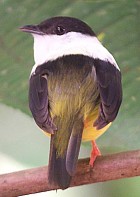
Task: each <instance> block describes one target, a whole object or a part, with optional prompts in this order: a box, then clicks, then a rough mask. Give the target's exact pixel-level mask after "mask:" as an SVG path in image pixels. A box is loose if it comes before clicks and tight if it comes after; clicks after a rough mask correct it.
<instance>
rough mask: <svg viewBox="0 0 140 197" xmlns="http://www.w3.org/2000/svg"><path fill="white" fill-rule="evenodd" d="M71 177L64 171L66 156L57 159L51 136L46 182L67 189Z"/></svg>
mask: <svg viewBox="0 0 140 197" xmlns="http://www.w3.org/2000/svg"><path fill="white" fill-rule="evenodd" d="M71 178H72V177H71V176H70V175H69V174H68V172H67V170H66V155H64V156H63V158H62V157H57V155H56V148H55V147H54V143H53V136H52V137H51V152H50V160H49V167H48V181H49V184H50V185H51V184H55V185H58V186H59V187H60V188H61V189H66V188H68V187H69V185H70V182H71Z"/></svg>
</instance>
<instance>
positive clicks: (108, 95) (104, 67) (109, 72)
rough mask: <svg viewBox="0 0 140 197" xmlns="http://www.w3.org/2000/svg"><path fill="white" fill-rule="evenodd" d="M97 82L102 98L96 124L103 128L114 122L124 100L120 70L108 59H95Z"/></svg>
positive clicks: (97, 126) (98, 127)
mask: <svg viewBox="0 0 140 197" xmlns="http://www.w3.org/2000/svg"><path fill="white" fill-rule="evenodd" d="M94 66H95V70H96V75H97V83H98V88H99V93H100V98H101V103H100V111H99V116H98V119H97V120H96V121H95V123H94V126H96V128H97V129H101V128H103V127H104V126H106V125H107V124H108V123H110V122H112V121H113V120H114V119H115V118H116V116H117V113H118V111H119V108H120V105H121V102H122V85H121V73H120V71H119V70H118V69H117V68H116V67H115V66H114V65H112V64H111V63H110V62H108V61H102V60H99V59H95V60H94Z"/></svg>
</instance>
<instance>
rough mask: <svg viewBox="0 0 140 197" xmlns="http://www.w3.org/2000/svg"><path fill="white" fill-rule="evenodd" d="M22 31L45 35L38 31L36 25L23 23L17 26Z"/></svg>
mask: <svg viewBox="0 0 140 197" xmlns="http://www.w3.org/2000/svg"><path fill="white" fill-rule="evenodd" d="M19 29H20V30H21V31H23V32H27V33H31V34H38V35H45V33H43V32H42V31H40V29H39V27H38V26H37V25H25V26H23V27H20V28H19Z"/></svg>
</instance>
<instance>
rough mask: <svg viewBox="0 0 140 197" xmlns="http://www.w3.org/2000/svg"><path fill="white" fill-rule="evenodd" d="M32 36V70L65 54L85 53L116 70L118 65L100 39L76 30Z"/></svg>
mask: <svg viewBox="0 0 140 197" xmlns="http://www.w3.org/2000/svg"><path fill="white" fill-rule="evenodd" d="M33 37H34V60H35V65H34V67H33V70H32V71H33V72H34V71H35V68H36V67H37V66H38V65H41V64H43V63H45V62H48V61H52V60H55V59H57V58H59V57H62V56H65V55H76V54H77V55H86V56H89V57H93V58H96V59H97V58H98V59H100V60H104V61H109V62H110V63H111V64H113V65H114V66H115V67H116V68H117V69H118V70H119V67H118V65H117V63H116V61H115V59H114V58H113V56H112V55H111V54H110V53H109V51H108V50H107V49H106V48H105V47H104V46H103V45H102V44H101V43H100V41H99V40H98V39H97V38H96V37H94V36H89V35H83V34H81V33H77V32H69V33H67V34H64V35H61V36H58V35H37V34H33Z"/></svg>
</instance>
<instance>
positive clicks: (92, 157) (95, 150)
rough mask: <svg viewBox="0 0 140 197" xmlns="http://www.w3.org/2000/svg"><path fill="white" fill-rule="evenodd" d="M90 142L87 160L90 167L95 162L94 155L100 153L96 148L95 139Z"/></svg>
mask: <svg viewBox="0 0 140 197" xmlns="http://www.w3.org/2000/svg"><path fill="white" fill-rule="evenodd" d="M91 143H92V151H91V155H90V162H89V165H90V166H91V167H93V165H94V162H95V160H96V157H97V156H99V155H101V152H100V150H99V149H98V147H97V145H96V143H95V141H92V142H91Z"/></svg>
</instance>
